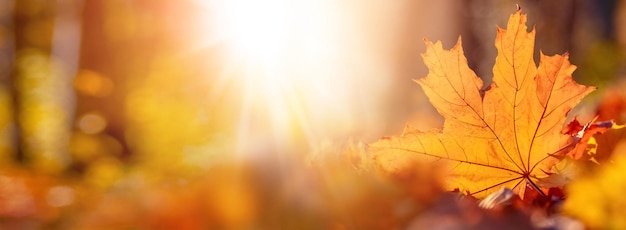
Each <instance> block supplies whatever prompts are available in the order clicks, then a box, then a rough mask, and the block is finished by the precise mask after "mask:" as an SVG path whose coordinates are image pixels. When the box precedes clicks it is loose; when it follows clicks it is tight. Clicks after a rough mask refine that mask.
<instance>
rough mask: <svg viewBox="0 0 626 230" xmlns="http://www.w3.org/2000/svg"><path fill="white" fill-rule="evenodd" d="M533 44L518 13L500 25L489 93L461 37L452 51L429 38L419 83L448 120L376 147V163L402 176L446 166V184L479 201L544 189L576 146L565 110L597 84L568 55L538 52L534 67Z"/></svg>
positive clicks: (524, 19)
mask: <svg viewBox="0 0 626 230" xmlns="http://www.w3.org/2000/svg"><path fill="white" fill-rule="evenodd" d="M534 39H535V31H534V29H533V30H532V31H531V32H527V27H526V15H524V14H521V10H518V11H517V12H516V13H515V14H513V15H511V17H510V19H509V22H508V25H507V29H506V30H505V29H500V28H498V34H497V37H496V41H495V45H496V48H497V49H498V56H497V57H496V63H495V66H494V68H493V72H494V78H493V84H491V85H490V86H489V87H487V89H486V90H483V89H482V88H483V82H482V80H481V79H480V78H478V77H477V76H476V74H475V73H474V71H472V70H471V69H470V68H469V67H468V65H467V60H466V58H465V56H464V54H463V50H462V47H461V39H460V38H459V41H458V43H457V45H455V46H454V47H453V48H452V49H451V50H444V49H443V48H442V44H441V42H437V43H435V44H433V43H432V42H430V41H428V40H426V46H427V50H426V53H424V54H423V55H422V56H423V58H424V62H425V63H426V66H427V67H428V69H429V70H430V72H429V73H428V76H426V78H423V79H420V80H417V83H419V84H420V86H422V88H423V89H424V92H425V93H426V95H427V96H428V98H429V99H430V101H431V103H432V104H433V105H434V106H435V108H436V109H437V111H438V112H439V113H440V114H441V115H442V116H443V117H444V118H445V123H444V127H443V130H442V131H438V130H435V131H429V132H422V131H418V130H414V129H411V128H407V129H406V130H405V131H404V133H403V135H402V136H399V137H392V138H383V139H381V140H379V141H378V142H375V143H373V144H371V145H370V147H371V148H372V150H373V151H374V154H375V155H374V157H375V160H376V162H377V163H378V165H379V166H380V167H381V168H382V169H383V170H384V171H386V172H388V173H391V174H397V173H403V172H406V171H407V170H409V168H410V167H411V166H412V165H413V164H414V162H421V161H430V162H434V161H438V162H445V163H448V164H447V165H448V166H449V177H448V178H447V180H446V183H445V187H446V188H447V189H450V190H452V189H460V190H461V191H462V192H466V193H468V194H471V195H475V196H476V197H484V196H486V195H488V194H490V193H493V192H495V191H497V190H499V189H500V188H501V187H509V188H513V190H514V191H515V192H516V193H518V194H520V195H521V197H524V196H523V193H524V191H525V190H526V186H527V185H532V186H533V188H535V189H539V187H538V186H537V182H538V181H539V180H540V179H542V178H547V177H548V176H549V175H550V174H552V173H553V172H552V171H551V170H552V167H553V166H554V165H555V163H557V162H558V161H559V160H560V159H562V157H563V156H565V155H566V154H567V153H568V151H569V150H571V149H572V147H573V145H575V144H576V139H575V138H572V136H571V135H568V134H564V133H561V132H560V127H561V126H562V125H563V124H564V123H565V119H566V115H567V113H568V112H569V111H570V110H571V109H572V108H573V107H574V106H576V105H577V104H578V103H579V102H580V100H581V99H582V98H583V97H584V96H585V95H587V94H588V93H590V92H591V91H593V90H594V87H589V86H583V85H579V84H577V83H576V82H574V81H573V79H572V77H571V74H572V72H573V71H574V70H575V69H576V67H575V66H574V65H572V64H570V62H569V60H568V56H567V54H565V55H554V56H546V55H544V54H541V55H540V56H541V61H540V64H539V67H537V66H536V65H535V63H534V60H533V51H534ZM553 186H557V185H553Z"/></svg>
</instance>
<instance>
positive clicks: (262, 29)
mask: <svg viewBox="0 0 626 230" xmlns="http://www.w3.org/2000/svg"><path fill="white" fill-rule="evenodd" d="M212 7H213V8H214V12H215V14H216V15H215V20H216V21H215V23H216V27H217V30H218V31H219V33H221V35H222V38H223V39H224V40H225V41H226V42H227V43H228V45H229V48H230V49H231V52H232V54H233V55H234V57H235V58H238V59H244V60H247V61H252V62H264V63H266V62H274V61H277V60H278V59H279V58H280V55H281V53H282V52H283V51H284V50H283V49H284V48H285V44H286V43H287V37H286V36H287V31H288V22H289V19H290V18H289V17H288V12H289V10H290V9H289V5H288V1H285V0H269V1H249V0H228V1H218V2H214V4H213V5H212Z"/></svg>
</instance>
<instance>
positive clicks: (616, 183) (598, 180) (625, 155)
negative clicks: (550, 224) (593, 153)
mask: <svg viewBox="0 0 626 230" xmlns="http://www.w3.org/2000/svg"><path fill="white" fill-rule="evenodd" d="M625 168H626V141H622V142H621V143H620V144H619V145H618V147H617V148H616V149H615V154H614V155H613V160H612V163H610V164H605V165H603V166H602V168H601V169H600V170H599V171H598V172H597V173H594V174H593V175H589V176H587V177H583V178H579V179H577V180H574V181H573V182H572V183H571V184H569V185H568V186H567V194H568V197H567V199H566V201H565V204H564V205H563V211H564V212H565V213H566V214H568V215H571V216H574V217H576V218H579V219H580V220H582V221H583V222H585V223H586V224H587V225H588V227H591V228H596V229H626V212H624V207H626V196H624V191H626V171H624V169H625Z"/></svg>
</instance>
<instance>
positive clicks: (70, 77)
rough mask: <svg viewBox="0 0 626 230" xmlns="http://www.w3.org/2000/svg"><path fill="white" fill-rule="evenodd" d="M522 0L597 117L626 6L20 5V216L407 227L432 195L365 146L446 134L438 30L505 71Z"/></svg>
mask: <svg viewBox="0 0 626 230" xmlns="http://www.w3.org/2000/svg"><path fill="white" fill-rule="evenodd" d="M516 3H519V4H520V5H521V7H522V8H523V9H524V12H525V13H527V14H528V15H529V24H530V25H533V24H534V25H535V26H536V29H537V31H538V32H537V45H536V47H537V48H536V49H537V50H539V49H541V50H542V51H543V52H544V53H546V54H549V55H552V54H561V53H565V52H569V53H570V54H571V61H572V63H574V64H575V65H577V66H578V67H579V69H578V70H577V71H576V72H575V73H574V78H575V79H576V80H577V81H579V82H581V83H582V84H588V85H595V86H598V87H599V88H600V90H599V93H595V94H594V95H595V96H591V98H590V99H589V100H588V101H587V102H586V103H585V104H584V105H583V106H582V107H581V108H580V109H581V111H580V112H578V113H582V114H584V113H585V111H584V110H585V109H586V110H588V111H592V110H593V109H595V107H594V106H595V103H596V101H597V100H598V95H600V94H601V93H602V91H603V89H606V88H608V87H610V86H611V85H615V84H618V83H616V82H617V79H619V78H622V76H623V75H624V74H626V70H625V69H624V67H625V66H624V54H625V51H626V2H625V1H618V0H613V1H610V0H606V1H600V0H598V1H585V0H576V1H566V0H553V1H540V0H522V1H509V0H507V1H499V0H472V1H453V0H444V1H408V0H406V1H404V0H403V1H361V0H359V1H357V0H348V1H331V0H321V1H304V0H302V1H283V0H267V1H243V0H233V1H230V0H223V1H222V0H176V1H172V0H1V1H0V165H1V166H0V167H1V168H0V225H1V226H3V229H5V228H6V229H11V228H16V229H30V228H46V229H100V228H101V229H122V228H124V229H203V228H205V229H207V228H208V229H210V228H219V229H241V228H244V229H246V228H254V227H267V228H268V229H281V228H282V229H307V228H310V229H366V228H373V229H376V228H382V229H384V228H388V227H391V226H397V225H398V223H400V222H402V221H406V220H407V219H410V217H411V216H412V214H410V213H412V212H414V210H417V209H418V208H415V207H416V206H417V205H416V204H415V202H417V203H420V202H421V203H428V202H427V199H424V200H421V201H411V202H414V203H413V204H411V205H406V202H407V201H406V200H407V199H408V198H406V197H405V195H403V194H401V193H399V192H398V191H397V189H395V187H394V186H393V185H390V184H389V183H387V182H386V181H385V180H384V179H381V178H379V177H377V176H376V175H374V174H373V173H371V172H370V171H369V170H367V168H368V167H369V166H368V161H367V151H366V150H364V145H363V144H362V143H368V142H372V141H374V140H376V139H378V138H379V137H381V136H384V135H392V134H398V133H400V132H401V130H402V129H403V127H404V125H405V124H407V121H408V124H411V125H412V126H414V127H417V128H419V129H423V130H424V129H428V128H436V127H440V126H441V124H442V122H443V121H442V120H441V118H440V116H439V115H438V114H437V113H436V111H434V109H433V108H432V107H431V106H430V105H429V103H428V101H427V100H426V98H425V97H424V95H423V93H422V91H421V89H420V88H419V87H418V85H417V84H414V83H413V82H412V79H417V78H421V77H423V76H425V75H426V73H427V70H426V68H425V66H424V65H423V64H422V60H421V57H420V54H421V53H423V52H424V50H425V46H424V43H423V42H422V39H423V38H424V37H427V38H429V39H430V40H442V41H443V44H444V47H447V48H449V47H452V46H453V45H454V43H455V42H456V39H457V37H458V36H459V35H461V36H462V38H463V47H464V50H465V53H466V56H467V57H468V60H469V64H470V67H472V69H474V70H475V71H476V72H477V74H478V75H479V76H481V77H482V78H484V79H485V80H486V81H487V82H490V80H489V79H491V76H492V73H491V68H492V66H493V63H494V60H495V56H496V50H495V47H494V46H493V40H494V38H495V34H496V28H495V26H496V25H499V26H501V27H504V26H505V23H506V20H507V19H508V16H509V15H510V14H512V13H513V12H514V11H515V7H516V5H515V4H516ZM536 55H537V56H538V53H537V54H536ZM622 85H623V84H622ZM345 149H349V150H348V151H346V150H345ZM329 158H330V160H329ZM424 183H429V182H424ZM409 203H410V202H409Z"/></svg>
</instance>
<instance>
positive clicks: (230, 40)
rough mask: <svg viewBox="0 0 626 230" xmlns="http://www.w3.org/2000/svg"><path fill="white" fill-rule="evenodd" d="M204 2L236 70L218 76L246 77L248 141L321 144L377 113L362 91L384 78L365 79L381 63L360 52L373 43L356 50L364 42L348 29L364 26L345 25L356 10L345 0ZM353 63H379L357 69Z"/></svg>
mask: <svg viewBox="0 0 626 230" xmlns="http://www.w3.org/2000/svg"><path fill="white" fill-rule="evenodd" d="M197 2H198V3H201V5H202V6H205V8H206V9H207V11H208V13H207V15H208V17H207V19H206V22H204V23H206V26H207V28H210V29H207V31H208V33H207V35H206V37H207V40H209V41H212V44H213V45H215V44H217V45H216V46H219V47H221V48H220V49H222V50H223V51H224V56H225V58H226V59H227V60H226V62H227V63H226V65H227V66H228V67H226V68H227V69H228V70H225V71H224V72H225V74H223V75H222V76H219V77H217V79H212V81H215V82H218V83H216V85H224V83H223V82H236V84H237V85H239V87H238V88H239V94H240V95H241V97H242V100H241V106H240V110H239V111H238V112H237V114H238V116H239V122H238V125H237V126H238V127H239V128H238V130H237V135H238V136H239V137H238V139H240V142H241V143H242V145H245V146H253V147H246V148H257V147H258V146H256V145H255V144H251V143H261V144H267V143H271V142H282V143H286V142H293V141H296V142H302V140H304V142H307V143H309V144H317V143H315V142H319V141H320V140H319V139H320V138H318V137H322V136H323V137H332V136H333V135H343V136H346V135H349V134H348V133H350V132H355V130H356V127H358V125H359V124H358V122H359V121H363V120H365V119H370V117H371V116H373V115H372V114H371V113H369V114H364V113H363V107H364V104H363V103H362V100H363V95H362V94H363V93H364V92H365V90H367V89H372V88H376V87H382V86H384V84H381V83H380V82H377V81H363V79H366V78H368V77H369V78H371V77H372V76H375V75H376V74H377V72H376V71H380V70H378V69H375V68H376V67H375V66H374V65H367V64H365V63H367V62H371V61H372V60H370V59H371V58H370V57H367V56H365V55H362V53H360V52H366V51H367V50H365V49H363V50H364V51H363V50H359V51H358V52H359V53H355V52H352V53H351V52H350V51H351V50H355V49H356V48H355V47H358V43H352V42H346V40H345V39H346V37H352V36H360V35H359V33H363V31H358V30H357V29H355V28H352V30H348V31H346V30H345V28H349V27H347V26H350V25H349V23H350V21H349V20H347V18H346V17H347V16H346V12H349V11H346V9H345V8H344V7H345V6H344V5H342V4H341V3H337V2H333V1H287V0H268V1H262V2H261V1H249V0H233V1H210V0H209V1H202V0H197ZM348 16H349V15H348ZM341 23H344V25H343V27H341ZM342 51H343V52H342ZM353 63H359V64H361V65H364V64H365V66H364V67H367V68H373V69H370V70H366V71H368V72H367V73H361V72H355V71H354V69H353V68H354V66H350V65H351V64H352V65H354V64H353ZM359 67H360V68H362V67H363V66H359ZM381 75H382V74H381ZM219 82H222V83H219ZM355 86H356V87H355ZM220 90H221V89H219V88H218V89H214V90H213V91H214V92H219V91H220ZM372 104H374V103H372ZM374 115H375V114H374ZM356 116H361V117H359V118H358V119H355V117H356ZM361 125H362V124H361ZM242 151H244V152H245V151H247V150H242Z"/></svg>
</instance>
